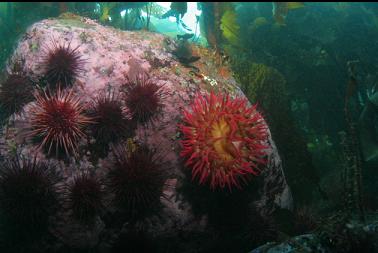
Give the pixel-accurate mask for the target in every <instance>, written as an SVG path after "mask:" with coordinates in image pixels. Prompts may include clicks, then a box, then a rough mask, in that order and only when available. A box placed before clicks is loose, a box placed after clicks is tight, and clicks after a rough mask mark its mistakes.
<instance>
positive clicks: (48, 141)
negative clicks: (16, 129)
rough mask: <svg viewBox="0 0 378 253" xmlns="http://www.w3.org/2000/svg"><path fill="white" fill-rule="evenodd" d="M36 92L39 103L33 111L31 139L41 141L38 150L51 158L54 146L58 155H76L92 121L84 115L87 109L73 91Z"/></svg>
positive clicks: (31, 112) (31, 115) (31, 116)
mask: <svg viewBox="0 0 378 253" xmlns="http://www.w3.org/2000/svg"><path fill="white" fill-rule="evenodd" d="M48 93H49V92H47V93H46V92H37V93H36V94H35V98H36V103H35V104H34V106H33V107H32V108H31V110H30V124H31V128H32V129H31V130H30V132H29V136H31V137H34V138H36V139H38V140H41V141H40V144H39V147H44V148H47V153H48V154H50V151H51V148H52V147H53V146H55V151H56V154H58V152H59V151H60V150H62V148H63V149H64V151H65V152H66V154H67V155H68V154H69V153H70V152H72V153H73V154H76V149H77V145H78V141H79V140H80V139H81V138H83V137H84V136H85V134H84V132H83V128H84V127H85V126H86V125H87V124H89V123H91V122H92V121H91V118H90V117H87V116H85V115H84V114H83V112H84V109H85V108H84V106H83V104H82V103H81V101H80V99H79V98H78V97H76V96H74V94H73V91H72V90H69V91H68V90H65V91H61V90H60V89H58V90H57V92H56V94H54V95H50V94H48Z"/></svg>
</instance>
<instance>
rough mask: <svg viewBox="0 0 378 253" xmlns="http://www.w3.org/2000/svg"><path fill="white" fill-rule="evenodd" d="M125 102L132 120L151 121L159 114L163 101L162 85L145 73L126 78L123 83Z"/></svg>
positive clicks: (142, 122) (144, 122) (143, 122)
mask: <svg viewBox="0 0 378 253" xmlns="http://www.w3.org/2000/svg"><path fill="white" fill-rule="evenodd" d="M123 86H124V88H125V92H126V96H125V103H126V106H127V108H128V109H129V111H130V113H131V116H132V118H133V119H134V120H136V121H137V122H139V123H141V124H146V123H148V122H153V120H155V119H156V118H157V116H158V115H159V114H160V112H161V110H162V108H163V106H164V103H163V100H164V96H165V94H166V93H165V92H164V91H163V89H162V88H163V86H162V85H158V84H156V83H155V82H154V81H153V80H152V79H151V78H150V77H149V76H148V75H147V74H144V75H138V76H137V77H136V78H135V79H130V78H127V79H126V83H125V84H124V85H123Z"/></svg>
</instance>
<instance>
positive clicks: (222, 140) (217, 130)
mask: <svg viewBox="0 0 378 253" xmlns="http://www.w3.org/2000/svg"><path fill="white" fill-rule="evenodd" d="M230 131H231V127H230V125H229V124H228V123H227V121H226V120H225V119H224V118H221V119H219V120H218V121H216V122H215V123H213V124H212V126H211V137H212V139H214V142H213V143H212V145H213V147H214V150H215V151H216V152H217V154H218V155H219V158H220V159H222V160H223V161H231V160H233V159H234V155H235V153H236V149H235V146H234V144H233V143H232V142H231V141H230V140H229V138H228V136H229V133H230Z"/></svg>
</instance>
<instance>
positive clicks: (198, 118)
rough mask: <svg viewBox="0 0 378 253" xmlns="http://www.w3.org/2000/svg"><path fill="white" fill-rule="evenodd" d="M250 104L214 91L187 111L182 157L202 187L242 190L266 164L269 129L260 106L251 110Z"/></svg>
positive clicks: (182, 125) (198, 99)
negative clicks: (190, 110) (208, 185)
mask: <svg viewBox="0 0 378 253" xmlns="http://www.w3.org/2000/svg"><path fill="white" fill-rule="evenodd" d="M247 102H248V101H247V99H243V98H235V99H232V98H231V97H230V96H229V95H221V94H218V95H216V94H215V93H213V92H212V93H210V94H206V95H205V96H202V95H201V94H198V95H197V97H196V98H195V99H194V102H193V104H192V105H191V109H192V112H189V111H187V110H184V119H183V124H180V129H181V131H182V133H183V135H184V140H182V141H181V144H182V146H183V150H182V151H181V156H183V157H185V158H186V163H185V165H186V166H188V167H190V168H191V170H192V178H193V179H194V178H196V177H198V178H199V183H200V184H202V183H205V182H206V181H210V186H211V188H213V189H214V188H217V187H219V188H224V187H225V186H227V187H228V188H229V189H230V190H231V188H232V187H233V186H236V187H238V188H240V187H241V183H246V181H247V179H248V178H249V176H250V175H258V174H259V172H260V169H261V167H260V166H261V165H264V164H265V162H266V160H265V158H264V156H265V153H264V149H265V148H266V146H265V144H264V142H265V141H266V139H267V126H266V124H265V122H264V120H263V118H262V116H261V114H260V113H259V112H258V111H257V110H256V105H254V106H251V107H248V106H247Z"/></svg>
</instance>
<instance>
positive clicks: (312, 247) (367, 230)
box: [249, 220, 378, 253]
mask: <svg viewBox="0 0 378 253" xmlns="http://www.w3.org/2000/svg"><path fill="white" fill-rule="evenodd" d="M342 227H343V228H344V227H345V228H344V229H343V230H342V231H337V230H334V231H332V232H331V236H333V238H327V237H325V238H323V236H322V233H323V232H324V231H322V230H320V233H312V234H303V235H298V236H294V237H292V238H289V239H287V240H285V241H284V242H279V243H277V242H268V243H266V244H264V245H261V246H259V247H257V248H256V249H254V250H252V251H250V252H249V253H290V252H319V253H339V252H350V253H352V252H377V250H378V224H377V222H373V223H369V222H368V223H367V225H366V224H362V223H360V222H358V221H354V220H353V221H350V222H348V223H347V224H344V226H342ZM335 241H338V242H339V243H340V242H342V243H340V244H337V245H336V243H335Z"/></svg>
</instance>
